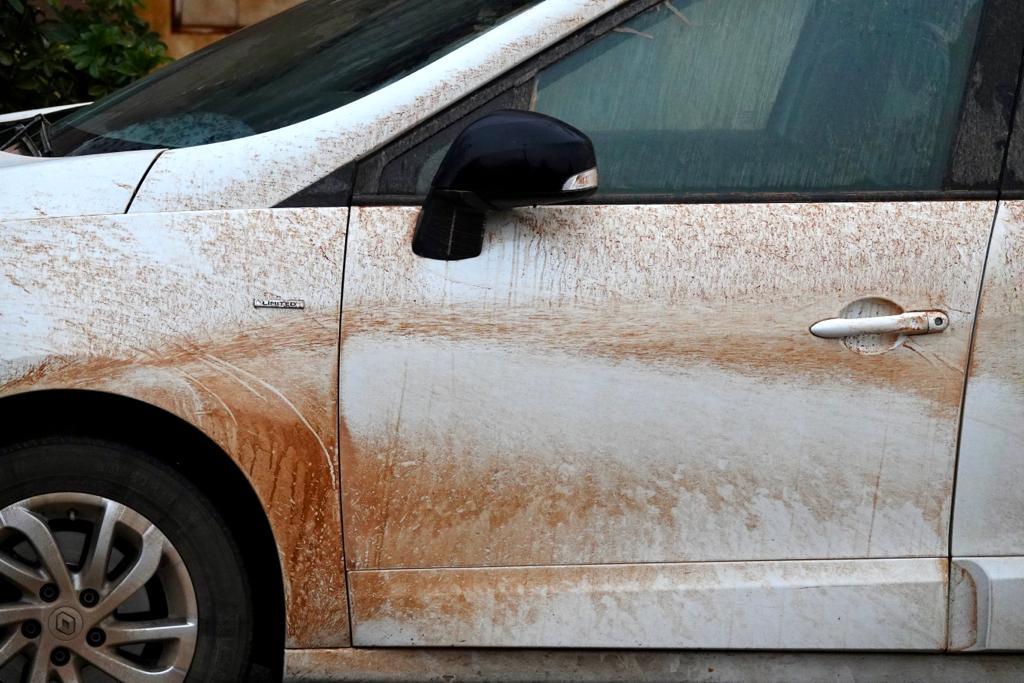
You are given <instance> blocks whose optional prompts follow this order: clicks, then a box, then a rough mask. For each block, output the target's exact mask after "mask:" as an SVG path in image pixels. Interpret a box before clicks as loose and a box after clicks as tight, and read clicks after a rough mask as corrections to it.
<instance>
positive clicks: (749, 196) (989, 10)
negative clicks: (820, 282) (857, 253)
mask: <svg viewBox="0 0 1024 683" xmlns="http://www.w3.org/2000/svg"><path fill="white" fill-rule="evenodd" d="M661 2H664V0H634V1H633V2H629V3H626V4H624V5H622V6H620V7H617V8H615V9H613V10H611V11H610V12H608V13H606V14H604V15H603V16H601V17H599V18H598V19H596V20H594V21H592V22H590V23H589V24H588V25H587V26H585V27H583V28H581V29H579V30H577V31H576V32H575V33H573V34H572V35H570V36H568V37H566V38H563V39H562V40H561V41H559V42H558V43H556V44H555V45H553V46H551V47H549V48H547V49H546V50H544V51H542V52H541V53H540V54H538V55H535V56H534V57H531V58H529V59H527V60H526V61H524V62H522V63H521V64H519V65H517V66H515V67H513V68H512V69H511V70H510V71H508V72H506V73H505V74H503V75H501V76H499V77H497V78H495V79H494V80H492V81H491V82H489V83H487V84H486V85H483V86H481V87H480V88H478V89H477V90H475V91H474V92H473V93H471V94H469V95H467V96H466V97H463V98H462V99H460V100H458V101H457V102H455V103H453V104H451V105H449V106H448V107H446V108H445V109H444V110H443V111H441V112H440V113H438V114H435V115H433V116H431V117H429V118H427V119H425V120H424V121H422V122H420V123H419V124H417V125H415V126H414V127H413V128H412V129H411V130H409V131H406V132H405V133H403V134H402V135H400V136H399V137H398V138H396V139H395V140H392V141H391V142H388V143H385V144H384V145H383V146H381V147H379V148H378V149H376V150H375V151H372V152H370V153H368V154H366V155H365V156H363V157H362V158H360V159H358V160H355V161H353V162H350V163H349V164H346V165H345V166H344V167H342V168H340V169H338V170H336V171H335V172H334V173H332V174H330V175H328V176H327V177H326V178H324V179H322V180H320V181H317V183H313V184H312V185H310V186H309V187H307V188H305V189H304V190H302V191H300V192H299V193H297V194H296V195H293V196H292V197H289V198H288V199H286V200H285V201H284V202H282V203H281V204H278V206H291V207H294V206H353V207H354V206H419V205H421V204H422V203H423V201H424V199H425V197H424V196H422V195H405V194H400V195H396V194H385V193H380V192H378V191H377V188H378V187H379V183H380V179H381V175H382V173H383V170H384V168H385V166H386V165H387V164H388V163H389V162H390V161H392V160H394V159H396V158H398V157H399V156H400V155H402V154H404V153H405V152H407V151H409V150H411V149H412V148H414V147H415V146H417V145H420V144H422V143H423V142H425V141H427V140H429V139H430V138H432V137H434V136H435V135H439V134H441V133H442V132H443V131H445V130H446V129H448V128H449V127H450V126H452V125H455V124H457V123H458V122H459V120H461V119H463V118H464V117H467V116H469V115H471V114H473V113H474V112H476V111H478V110H480V109H481V108H484V107H486V106H487V105H488V104H489V103H491V102H492V101H494V100H495V99H496V98H499V97H501V96H503V95H506V94H508V93H510V92H512V91H514V90H515V89H517V88H518V89H520V92H532V88H533V82H534V80H535V79H536V77H537V74H538V73H539V72H540V71H542V70H543V69H545V68H546V67H548V66H549V65H551V64H553V63H555V62H557V61H558V60H560V59H562V58H563V57H565V56H567V55H568V54H571V53H572V52H575V51H576V50H579V49H581V48H583V47H584V46H586V45H587V44H589V43H591V42H592V41H594V40H596V39H598V38H600V37H601V36H603V35H605V34H607V33H609V32H610V31H611V30H612V29H614V28H616V27H618V26H620V25H621V24H622V23H624V22H626V21H628V20H630V19H632V18H633V17H635V16H637V15H638V14H640V13H642V12H644V11H646V10H647V9H650V8H651V7H654V6H655V5H658V4H659V3H661ZM1022 25H1024V3H1020V2H1019V0H987V1H986V3H985V6H984V9H983V12H982V16H981V19H980V25H979V29H978V37H977V42H976V45H975V50H974V55H973V57H972V60H971V65H970V67H969V71H968V74H969V75H968V79H967V84H966V91H965V94H964V97H963V99H962V100H961V110H960V115H959V117H958V120H957V129H956V131H955V133H954V137H953V143H952V145H951V150H950V161H949V162H948V164H947V170H946V174H945V177H944V180H943V185H944V187H943V189H940V190H897V191H863V190H851V191H843V190H824V191H809V192H763V191H762V192H709V193H687V194H683V195H675V194H651V193H643V194H640V193H638V194H617V195H608V196H601V195H598V196H596V197H592V198H589V199H584V200H581V201H578V202H576V204H580V205H623V204H625V205H629V204H729V203H756V204H767V203H829V202H895V201H957V200H961V201H962V200H996V199H999V197H1000V189H999V182H1000V180H1001V178H1002V175H1003V171H1004V168H1005V163H1006V154H1005V152H1006V150H1007V148H1008V144H1009V133H1010V127H1011V125H1010V124H1011V117H1012V116H1013V114H1014V110H1013V105H1014V101H1013V100H1014V97H1013V95H1014V94H1015V93H1016V91H1017V88H1018V79H1019V78H1021V77H1024V76H1022V73H1021V68H1020V66H1021V54H1022V51H1024V32H1022V31H1020V30H1019V28H1017V29H1012V28H1011V29H1010V30H1008V29H1007V27H1020V26H1022ZM1006 92H1009V97H1007V96H1005V93H1006ZM409 181H410V183H413V182H414V181H413V179H411V178H410V179H409ZM325 187H331V188H332V190H333V191H332V192H330V193H326V192H324V188H325ZM339 195H343V196H339Z"/></svg>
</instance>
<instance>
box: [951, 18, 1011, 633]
mask: <svg viewBox="0 0 1024 683" xmlns="http://www.w3.org/2000/svg"><path fill="white" fill-rule="evenodd" d="M1020 12H1021V15H1022V16H1021V18H1018V20H1017V22H1015V23H1014V24H1012V26H1014V27H1017V28H1015V30H1017V32H1018V33H1019V26H1021V25H1022V23H1024V9H1022V10H1021V11H1020ZM1022 61H1024V60H1022ZM1022 66H1024V65H1022ZM1000 200H1001V201H1000V202H999V213H998V215H997V217H996V221H995V228H994V230H993V232H992V240H991V243H990V246H989V251H988V259H987V262H986V267H985V281H984V285H983V287H982V292H981V299H980V301H979V304H978V316H977V322H976V325H975V333H974V344H973V348H972V353H971V364H970V377H969V379H968V381H967V390H966V393H965V395H964V408H963V416H964V417H963V429H962V432H961V438H960V458H959V465H958V472H957V486H956V495H955V503H954V507H953V510H954V514H953V535H952V543H953V547H952V548H951V554H952V563H953V566H952V571H951V576H950V587H951V592H952V595H951V596H950V647H951V648H953V649H956V650H971V651H978V650H1021V649H1024V490H1022V489H1021V486H1020V482H1021V480H1022V478H1024V457H1022V456H1024V291H1022V287H1021V284H1022V283H1024V107H1021V105H1020V98H1019V95H1018V98H1017V111H1016V115H1015V120H1014V125H1013V135H1012V137H1011V139H1010V145H1009V150H1008V154H1007V165H1006V170H1005V172H1004V175H1003V183H1002V192H1001V194H1000Z"/></svg>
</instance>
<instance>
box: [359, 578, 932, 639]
mask: <svg viewBox="0 0 1024 683" xmlns="http://www.w3.org/2000/svg"><path fill="white" fill-rule="evenodd" d="M947 572H948V567H947V563H946V561H945V560H925V559H921V560H838V561H806V562H739V563H731V562H720V563H689V564H641V565H622V564H620V565H600V566H573V567H566V566H563V567H515V568H503V569H491V568H474V569H430V570H408V569H405V570H393V571H366V572H363V571H359V572H352V573H350V574H349V576H350V580H351V586H352V595H353V599H352V621H353V624H354V628H353V632H352V640H353V644H354V645H355V646H357V647H359V646H370V645H372V646H390V647H395V646H410V645H412V646H417V647H421V646H426V647H445V646H464V645H468V644H471V645H474V646H481V647H574V648H579V647H606V648H623V647H630V648H638V649H670V648H707V649H730V650H744V649H757V650H775V649H800V650H816V649H835V648H837V647H841V648H843V649H851V650H935V651H937V650H941V649H942V648H944V647H945V645H946V605H945V599H946V578H947ZM452 585H456V586H458V588H459V592H458V596H457V597H455V596H453V594H452V589H451V586H452Z"/></svg>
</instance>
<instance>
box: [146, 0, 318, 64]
mask: <svg viewBox="0 0 1024 683" xmlns="http://www.w3.org/2000/svg"><path fill="white" fill-rule="evenodd" d="M299 1H300V0H146V4H145V6H144V7H143V9H142V10H141V11H140V12H139V14H140V15H141V16H142V17H143V18H144V19H145V20H146V21H148V22H149V24H150V26H152V27H153V30H154V31H156V32H157V33H159V34H160V37H161V38H162V39H163V41H164V42H165V43H167V48H168V51H169V52H170V54H171V56H172V57H175V58H180V57H184V56H185V55H187V54H189V53H191V52H195V51H196V50H198V49H200V48H203V47H206V46H207V45H209V44H211V43H214V42H216V41H218V40H220V39H221V38H223V37H224V36H225V35H227V34H228V33H231V32H232V31H235V30H237V29H239V28H242V27H244V26H248V25H250V24H254V23H256V22H258V21H261V20H263V19H266V18H267V17H269V16H270V15H272V14H276V13H277V12H280V11H281V10H284V9H287V8H289V7H291V6H292V5H296V4H298V3H299Z"/></svg>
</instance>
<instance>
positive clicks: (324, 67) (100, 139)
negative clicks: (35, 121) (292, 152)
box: [50, 0, 539, 156]
mask: <svg viewBox="0 0 1024 683" xmlns="http://www.w3.org/2000/svg"><path fill="white" fill-rule="evenodd" d="M537 2H539V0H430V1H429V2H426V1H424V0H390V1H388V0H309V2H305V3H303V4H301V5H298V6H297V7H295V8H293V9H291V10H288V11H286V12H283V13H281V14H279V15H277V16H275V17H272V18H270V19H268V20H267V21H264V22H262V23H259V24H257V25H255V26H253V27H251V28H248V29H245V30H243V31H240V32H238V33H235V34H233V35H231V36H228V37H227V38H225V39H224V40H222V41H220V42H218V43H215V44H214V45H211V46H210V47H208V48H206V49H204V50H201V51H199V52H197V53H195V54H194V55H191V56H189V57H186V58H185V59H182V60H180V61H178V62H175V63H173V64H170V65H168V66H166V67H164V68H162V69H160V70H158V71H156V72H155V73H153V74H152V75H150V76H148V77H146V78H144V79H142V80H140V81H137V82H136V83H133V84H132V85H129V86H128V87H126V88H124V89H122V90H120V91H118V92H116V93H114V94H113V95H111V96H109V97H107V98H105V99H103V100H100V101H99V102H97V103H96V104H94V105H92V106H89V107H86V108H84V109H82V110H81V111H77V112H75V113H73V114H71V115H70V116H68V117H66V118H64V119H62V120H61V121H60V122H59V123H57V124H56V125H55V126H54V129H53V130H52V131H51V133H50V141H51V144H52V147H53V153H54V154H56V155H60V156H67V155H78V154H96V153H99V152H119V151H124V150H133V149H153V148H164V147H170V148H175V147H191V146H193V145H202V144H207V143H211V142H221V141H223V140H232V139H235V138H240V137H245V136H247V135H254V134H256V133H262V132H265V131H268V130H273V129H275V128H281V127H283V126H287V125H290V124H293V123H297V122H299V121H303V120H305V119H308V118H311V117H313V116H317V115H318V114H323V113H324V112H327V111H330V110H332V109H337V108H338V107H341V106H344V105H346V104H348V103H349V102H352V101H353V100H356V99H359V98H360V97H363V96H364V95H366V94H368V93H371V92H373V91H374V90H377V89H379V88H381V87H383V86H385V85H387V84H388V83H391V82H393V81H396V80H398V79H399V78H401V77H403V76H405V75H407V74H409V73H411V72H413V71H415V70H417V69H419V68H420V67H422V66H424V65H426V64H428V63H430V62H431V61H434V60H436V59H438V58H439V57H441V56H443V55H445V54H447V53H449V52H451V51H452V50H454V49H455V48H457V47H459V46H460V45H462V44H464V43H466V42H468V41H469V40H471V39H473V38H475V37H476V36H478V35H480V34H481V33H483V32H485V31H487V30H488V29H490V28H491V27H493V26H494V25H496V24H498V23H500V22H501V21H503V20H505V19H507V18H508V17H509V16H511V15H512V14H514V13H516V12H518V11H520V10H523V9H525V8H527V7H529V6H531V5H535V4H537Z"/></svg>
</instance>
